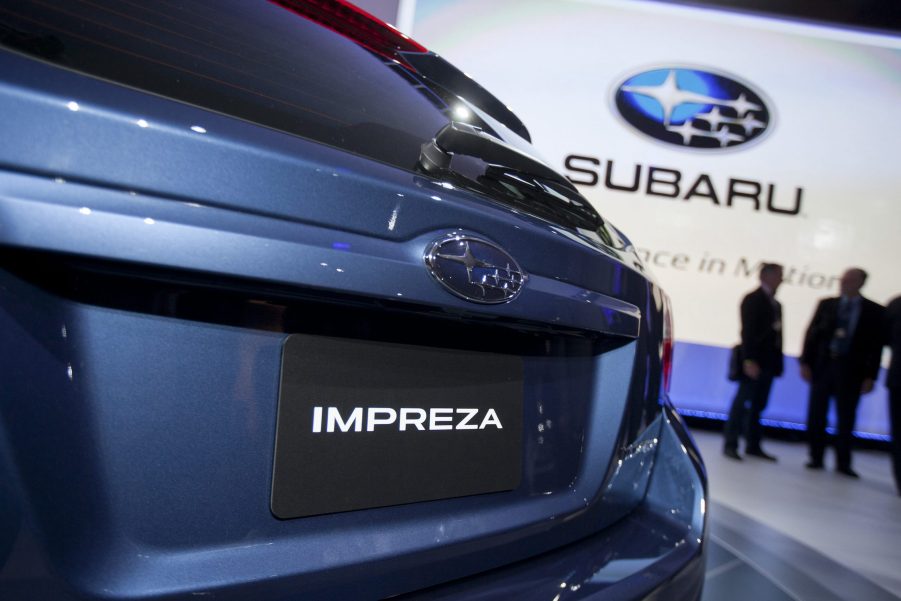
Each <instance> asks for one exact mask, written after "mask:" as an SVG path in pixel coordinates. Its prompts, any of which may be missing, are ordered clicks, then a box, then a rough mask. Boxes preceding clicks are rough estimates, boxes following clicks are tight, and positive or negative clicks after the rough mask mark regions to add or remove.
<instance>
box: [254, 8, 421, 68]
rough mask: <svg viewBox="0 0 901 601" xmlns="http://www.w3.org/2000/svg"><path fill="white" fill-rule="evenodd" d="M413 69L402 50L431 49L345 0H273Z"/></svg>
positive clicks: (418, 50) (417, 50) (419, 50)
mask: <svg viewBox="0 0 901 601" xmlns="http://www.w3.org/2000/svg"><path fill="white" fill-rule="evenodd" d="M269 1H270V2H272V3H273V4H277V5H279V6H281V7H283V8H286V9H288V10H290V11H291V12H293V13H295V14H298V15H300V16H301V17H304V18H307V19H309V20H310V21H313V22H314V23H318V24H319V25H322V26H323V27H327V28H328V29H331V30H332V31H334V32H336V33H339V34H341V35H343V36H344V37H346V38H348V39H350V40H353V41H354V42H356V43H357V44H360V45H361V46H363V47H365V48H367V49H368V50H371V51H372V52H375V53H376V54H378V55H379V56H382V57H384V58H387V59H390V60H393V61H396V62H398V63H400V64H402V65H404V66H405V67H407V68H409V69H412V67H411V66H410V64H409V63H408V62H407V61H406V60H404V57H403V55H402V54H401V53H402V52H428V50H427V49H426V48H425V47H423V46H421V45H420V44H417V43H416V42H414V41H413V40H412V39H410V37H409V36H406V35H404V34H403V33H401V32H400V31H398V30H397V29H395V28H394V27H392V26H391V25H389V24H387V23H385V22H384V21H381V20H380V19H377V18H376V17H374V16H372V15H370V14H369V13H368V12H366V11H364V10H363V9H361V8H359V7H357V6H354V5H353V4H351V3H350V2H346V1H345V0H269Z"/></svg>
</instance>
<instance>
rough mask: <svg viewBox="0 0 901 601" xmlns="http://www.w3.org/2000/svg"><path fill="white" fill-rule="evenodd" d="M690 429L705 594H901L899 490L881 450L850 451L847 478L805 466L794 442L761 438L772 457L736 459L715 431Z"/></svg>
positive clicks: (722, 598) (807, 597) (825, 598)
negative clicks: (704, 506) (703, 535)
mask: <svg viewBox="0 0 901 601" xmlns="http://www.w3.org/2000/svg"><path fill="white" fill-rule="evenodd" d="M693 435H694V436H695V440H696V441H697V443H698V446H699V447H700V449H701V451H702V453H703V455H704V459H705V462H706V464H707V470H708V475H709V478H710V499H711V506H710V515H709V518H710V525H711V537H710V543H711V544H710V548H709V553H708V566H707V582H706V586H705V592H704V597H703V599H704V601H745V600H748V601H750V600H752V599H753V600H755V601H761V600H763V601H770V600H774V601H783V600H795V601H814V600H816V601H833V600H835V601H837V600H849V599H853V600H863V599H866V600H867V601H881V600H886V601H888V600H898V599H901V569H899V568H901V496H898V493H897V491H896V490H895V486H894V482H893V480H892V475H891V462H890V459H889V456H888V454H886V453H880V452H876V451H858V452H856V453H855V456H854V469H855V470H856V471H857V472H858V473H860V475H861V478H860V479H859V480H854V479H850V478H848V477H846V476H841V475H839V474H836V473H835V472H834V471H832V469H827V470H823V471H811V470H808V469H805V467H804V464H805V463H806V461H807V450H806V446H805V445H803V444H801V443H788V442H781V441H770V440H768V441H765V442H764V445H765V448H766V450H767V451H768V452H770V453H772V454H774V455H776V456H778V458H779V461H778V462H777V463H771V462H768V461H763V460H759V459H755V458H746V459H745V460H744V461H741V462H737V461H734V460H731V459H728V458H726V457H724V456H723V455H722V435H721V434H720V433H717V432H706V431H699V430H695V431H693ZM830 460H831V456H829V455H828V454H827V462H826V464H827V466H828V467H829V468H831V467H832V464H831V461H830Z"/></svg>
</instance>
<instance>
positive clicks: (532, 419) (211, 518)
mask: <svg viewBox="0 0 901 601" xmlns="http://www.w3.org/2000/svg"><path fill="white" fill-rule="evenodd" d="M0 72H2V73H3V80H2V81H0V108H2V110H3V114H4V115H5V118H4V120H3V123H2V133H3V136H4V139H6V140H16V144H3V145H0V250H2V249H3V248H17V249H25V250H28V251H38V250H39V251H42V252H51V253H64V254H71V255H80V256H84V257H94V258H102V259H104V260H107V261H114V262H116V264H117V265H133V266H142V265H143V266H152V267H154V268H158V269H166V270H177V271H179V272H180V273H185V274H191V273H203V274H206V275H207V276H212V277H215V276H221V277H239V278H246V279H247V281H250V282H257V283H259V284H260V286H261V287H263V286H265V284H267V283H277V284H279V285H282V286H288V287H292V288H295V289H297V290H305V291H310V292H312V293H315V294H317V295H320V296H322V297H323V298H328V295H330V294H332V293H341V294H351V295H355V296H356V297H359V298H367V299H375V300H377V301H378V302H385V303H387V302H389V301H391V300H395V301H397V300H402V301H404V302H406V303H413V304H415V305H416V306H421V307H429V308H430V309H431V310H433V311H435V312H436V313H443V314H444V315H445V316H446V317H448V318H450V317H452V318H455V319H460V320H463V321H467V320H470V321H471V320H473V319H475V318H481V319H493V320H497V321H498V322H499V323H514V324H515V323H533V324H545V325H550V326H552V327H560V328H570V329H574V330H578V331H581V332H585V333H591V334H593V335H600V336H602V337H607V338H610V339H611V340H614V341H616V344H613V345H611V346H610V347H609V348H605V349H604V352H599V353H587V354H577V355H575V356H570V355H568V354H567V352H568V351H567V348H568V347H567V346H566V343H563V342H559V343H558V342H554V341H552V340H551V339H549V341H548V350H547V352H546V354H544V355H536V356H526V357H525V362H526V370H525V373H526V387H525V388H526V398H525V399H524V407H525V411H526V414H525V416H524V418H525V423H526V424H528V425H527V427H526V432H525V433H524V438H525V447H524V455H525V456H526V461H525V463H524V467H523V469H524V473H523V485H522V486H521V487H520V488H519V489H517V490H515V491H511V492H507V493H498V494H491V495H482V496H477V497H468V498H461V499H449V500H444V501H435V502H430V503H422V504H413V505H406V506H402V507H387V508H380V509H373V510H367V511H360V512H350V513H345V514H340V515H326V516H318V517H314V518H306V519H302V520H288V521H279V520H276V519H275V518H274V517H273V516H272V515H271V514H270V512H269V496H268V493H269V488H270V475H271V471H272V470H271V468H272V465H271V462H272V448H273V438H274V431H275V409H276V400H277V396H278V390H277V387H278V365H279V361H280V354H281V345H282V342H283V340H284V338H285V336H286V332H284V331H280V330H279V328H278V327H273V328H268V327H267V328H262V327H260V326H259V324H253V323H239V324H235V325H220V324H212V323H201V322H193V321H187V320H184V319H177V318H172V317H159V316H154V315H150V314H143V313H136V312H132V311H128V310H122V309H113V308H105V307H101V306H94V305H91V304H85V303H81V302H76V301H74V300H71V299H67V298H65V297H63V296H60V295H58V294H56V293H54V292H50V291H47V290H44V289H42V288H41V287H40V286H39V285H37V284H35V283H34V282H31V281H28V278H27V277H26V278H24V279H23V278H22V277H20V276H19V275H14V274H13V273H11V272H8V271H4V270H3V269H2V268H0V333H2V334H0V364H2V365H3V382H4V385H3V388H2V392H0V470H2V472H0V475H3V476H4V478H3V482H4V483H5V486H4V487H3V488H0V507H4V506H5V507H9V508H12V509H8V510H6V511H4V512H3V513H2V514H0V566H3V565H5V566H6V567H5V569H4V570H2V571H0V596H3V597H9V598H13V599H16V598H42V597H44V598H48V599H49V598H53V599H61V598H67V597H70V596H71V597H78V598H82V597H84V598H92V599H100V598H150V597H154V598H180V597H190V596H192V595H197V594H205V593H209V594H215V596H216V597H217V598H232V599H242V598H255V599H267V598H270V599H279V598H293V597H294V596H297V595H301V596H303V598H316V597H322V598H334V596H335V594H336V593H335V591H336V590H341V588H342V587H344V586H346V583H347V582H349V581H352V582H354V586H355V590H356V591H357V592H358V594H359V595H360V596H362V597H365V598H375V597H380V596H387V595H393V594H397V593H400V592H405V591H412V590H416V589H419V588H423V587H429V586H433V585H434V584H435V583H436V582H444V581H447V580H449V579H458V578H469V577H472V575H473V574H476V573H480V572H484V571H486V570H490V569H493V568H498V569H499V570H500V571H499V572H498V573H497V574H496V576H492V577H491V578H489V579H488V580H485V579H484V578H480V577H476V580H475V581H473V582H471V583H468V584H461V585H459V586H462V587H463V588H462V589H460V588H453V589H449V590H451V591H456V592H454V593H453V594H458V593H462V592H466V591H469V592H472V593H473V594H474V595H475V593H476V592H478V595H481V596H482V598H506V597H505V595H507V594H509V593H510V592H511V591H513V590H517V591H522V590H524V589H523V583H524V582H525V583H528V582H532V581H533V580H532V579H533V578H534V579H535V582H537V581H538V579H539V578H541V579H544V581H545V583H546V586H545V585H542V586H541V587H538V586H535V587H531V586H530V587H526V588H528V590H529V594H531V595H532V597H523V598H536V599H537V598H545V597H544V596H542V595H543V594H544V593H543V592H542V591H548V592H550V590H551V589H552V587H550V584H547V583H551V582H553V584H554V586H559V585H558V580H559V579H560V578H563V580H559V581H561V582H562V581H566V579H567V578H568V579H569V582H570V586H572V584H573V583H574V581H573V577H574V575H575V576H576V579H577V580H579V581H580V582H581V586H582V587H583V588H582V589H581V591H582V592H581V593H578V594H576V592H577V591H571V593H572V594H573V595H574V596H573V597H571V598H590V597H589V595H595V594H600V592H601V591H607V592H605V593H604V594H605V595H606V594H611V595H612V596H611V597H610V598H626V596H628V597H629V598H635V597H637V596H640V595H644V594H646V593H647V592H648V591H650V590H651V589H652V588H653V587H655V586H669V585H668V584H667V582H668V581H669V580H671V579H673V578H674V576H677V575H678V574H680V573H686V574H688V573H689V572H690V571H691V570H692V569H694V570H696V569H697V565H698V562H699V561H701V559H702V554H701V551H702V546H703V544H702V542H694V541H695V540H696V539H700V540H703V533H702V530H703V528H702V525H703V520H702V518H699V517H698V506H699V499H701V500H702V499H703V498H704V497H703V486H704V484H703V474H702V472H701V470H700V467H699V465H698V464H697V463H692V461H693V460H696V458H695V457H694V455H693V451H692V449H693V447H692V445H691V443H690V441H689V440H688V439H687V437H686V435H685V433H684V432H683V431H681V430H680V428H679V426H678V423H677V422H676V421H674V418H673V417H672V416H671V415H669V414H667V416H666V417H665V418H661V419H658V420H657V421H654V422H651V423H650V424H648V422H649V421H650V418H651V417H652V416H653V415H654V414H655V412H656V410H657V403H658V400H657V399H658V393H659V390H660V382H659V349H658V348H657V347H656V342H655V341H657V340H659V336H660V333H659V330H658V328H659V325H658V324H659V317H660V313H661V311H662V302H661V300H660V297H659V293H658V289H657V288H656V286H655V285H654V284H653V283H649V281H648V279H647V276H646V274H643V273H642V271H641V270H642V268H641V266H640V263H639V262H638V261H637V259H636V258H635V257H634V255H633V254H631V251H629V250H628V249H627V250H623V251H619V250H615V249H611V248H607V247H604V248H600V247H598V245H597V243H595V242H592V241H590V240H589V239H586V238H583V237H580V236H578V235H576V234H574V233H573V232H571V231H568V230H565V229H562V228H559V227H556V226H553V225H551V224H548V223H547V222H544V221H541V220H539V219H536V218H532V217H529V216H526V215H523V214H518V213H515V212H512V211H510V210H509V209H506V208H504V207H501V206H499V205H497V204H495V203H493V202H491V201H490V200H486V199H484V198H482V197H480V196H478V195H476V194H473V193H470V192H467V191H463V190H459V189H454V188H453V187H452V186H451V187H448V185H447V184H443V183H442V182H438V181H434V180H431V179H428V178H425V177H421V176H418V175H415V174H413V173H410V172H407V171H403V170H400V169H397V168H394V167H389V166H387V165H384V164H380V163H376V162H373V161H370V160H367V159H363V158H361V157H357V156H352V155H349V154H347V153H344V152H340V151H338V150H335V149H332V148H327V147H323V146H321V145H317V144H315V143H313V142H310V141H308V140H303V139H300V138H296V137H293V136H289V135H286V134H283V133H279V132H276V131H273V130H269V129H265V128H260V127H257V126H254V125H252V124H249V123H246V122H242V121H239V120H236V119H232V118H228V117H225V116H222V115H218V114H214V113H210V112H208V111H204V110H201V109H199V108H196V107H192V106H187V105H184V104H180V103H177V102H172V101H169V100H165V99H162V98H159V97H155V96H151V95H148V94H144V93H141V92H137V91H135V90H130V89H125V88H121V87H118V86H115V85H112V84H110V83H107V82H103V81H99V80H95V79H91V78H88V77H84V76H81V75H77V74H74V73H71V72H67V71H63V70H60V69H57V68H54V67H51V66H49V65H46V64H42V63H37V62H35V61H33V60H31V59H27V58H24V57H22V56H19V55H15V54H12V53H8V52H5V51H0ZM71 102H77V103H78V106H77V108H78V110H72V108H71V107H70V105H69V103H71ZM138 119H143V120H144V121H145V122H146V124H147V126H146V127H144V126H141V125H140V124H138V122H137V120H138ZM195 125H197V126H202V127H203V128H204V129H205V130H206V132H207V133H203V134H201V133H198V132H196V131H191V130H190V127H191V126H195ZM450 232H469V233H477V234H481V235H484V236H486V237H488V238H490V239H491V240H494V241H496V242H497V243H498V244H501V245H503V247H504V248H505V249H506V250H508V251H509V252H510V253H511V254H513V255H514V256H515V257H516V258H517V260H518V261H520V263H521V264H522V266H523V268H524V269H525V270H526V271H528V273H529V274H530V279H529V281H528V285H527V286H526V288H525V289H524V290H523V292H522V294H521V296H520V298H518V299H517V300H516V302H515V303H510V304H508V305H504V306H502V307H491V306H473V305H471V304H470V303H467V302H465V301H463V300H460V299H457V298H455V297H453V296H452V295H450V294H447V293H446V291H444V290H442V289H441V287H440V286H439V285H437V284H436V283H435V282H434V281H432V280H431V279H430V278H429V276H428V274H427V273H426V271H425V270H424V269H423V267H422V253H423V251H424V249H425V248H427V246H428V244H429V243H430V242H432V241H433V240H435V239H436V238H437V237H439V236H442V235H445V234H448V233H450ZM639 308H641V309H639ZM436 342H438V343H440V341H436ZM557 344H559V346H555V345H557ZM655 374H656V375H655ZM620 424H622V425H620ZM554 428H556V430H555V429H554ZM640 431H644V434H643V435H642V436H639V432H640ZM564 433H565V435H564ZM655 441H656V442H655ZM653 457H656V460H653ZM655 461H656V463H657V464H660V465H663V466H664V469H652V467H653V464H654V463H655ZM699 472H700V473H699ZM699 520H701V521H699ZM675 535H679V536H681V537H682V538H680V539H679V540H684V541H685V544H681V545H674V543H675V540H676V539H675V538H673V537H674V536H675ZM586 536H587V537H588V538H585V537H586ZM580 539H584V540H582V542H577V541H579V540H580ZM567 545H568V546H567ZM667 545H669V546H667ZM4 547H11V551H10V553H11V554H10V556H9V557H8V558H4V557H3V555H2V553H3V550H4ZM561 547H562V548H561ZM534 556H538V557H536V558H532V559H529V558H530V557H534ZM617 558H630V561H631V560H632V559H641V560H642V562H640V563H629V562H626V563H622V562H619V563H617V561H616V559H617ZM4 559H5V560H6V561H5V563H4ZM517 561H526V562H528V563H526V564H522V565H523V566H528V567H527V568H526V569H525V571H522V570H521V569H520V568H516V567H512V568H511V567H506V568H504V567H502V566H504V565H507V564H511V563H513V562H517ZM632 567H634V568H636V569H637V570H638V571H637V572H635V573H632V571H631V568H632ZM504 574H510V575H511V576H510V578H512V579H513V580H512V581H511V580H510V578H508V577H506V576H504ZM630 574H632V575H631V576H630ZM677 579H678V578H677ZM689 580H690V585H691V586H693V585H694V583H696V582H697V578H693V579H691V578H690V579H689ZM614 581H618V583H615V582H614ZM463 582H465V581H463ZM511 582H512V583H511ZM466 594H467V595H468V594H469V593H468V592H467V593H466ZM604 598H608V597H604ZM673 598H684V597H677V596H674V597H673Z"/></svg>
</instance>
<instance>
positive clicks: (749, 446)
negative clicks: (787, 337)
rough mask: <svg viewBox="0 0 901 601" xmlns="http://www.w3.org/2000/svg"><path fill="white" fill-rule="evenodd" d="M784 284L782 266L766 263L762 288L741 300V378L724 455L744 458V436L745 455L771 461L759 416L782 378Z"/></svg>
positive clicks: (761, 283)
mask: <svg viewBox="0 0 901 601" xmlns="http://www.w3.org/2000/svg"><path fill="white" fill-rule="evenodd" d="M781 283H782V266H781V265H779V264H777V263H765V264H764V265H763V267H762V268H761V270H760V287H759V288H757V290H754V291H753V292H751V293H750V294H748V295H747V296H745V298H744V299H743V300H742V301H741V360H742V361H741V372H742V373H741V376H740V379H739V385H738V392H737V393H736V395H735V398H734V399H733V400H732V407H731V409H730V410H729V419H728V420H727V421H726V430H725V437H726V440H725V444H724V446H723V454H724V455H726V456H727V457H730V458H732V459H741V455H739V454H738V438H739V435H740V434H744V435H745V454H746V455H751V456H754V457H759V458H761V459H767V460H769V461H776V458H775V457H774V456H773V455H770V454H768V453H765V452H764V451H763V449H762V448H761V447H760V438H761V432H760V414H761V412H762V411H763V410H764V408H765V407H766V404H767V400H768V399H769V396H770V388H771V387H772V385H773V378H776V377H778V376H781V375H782V369H783V357H782V305H781V304H779V301H777V300H776V298H775V295H776V290H777V289H778V288H779V285H780V284H781Z"/></svg>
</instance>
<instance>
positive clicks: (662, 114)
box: [615, 67, 771, 149]
mask: <svg viewBox="0 0 901 601" xmlns="http://www.w3.org/2000/svg"><path fill="white" fill-rule="evenodd" d="M615 104H616V108H617V110H618V111H619V113H620V115H622V117H623V119H625V121H626V122H627V123H629V124H630V125H631V126H632V127H634V128H635V129H637V130H638V131H640V132H641V133H643V134H645V135H648V136H651V137H653V138H655V139H657V140H660V141H662V142H667V143H669V144H675V145H677V146H683V147H688V148H700V149H721V148H731V147H733V146H738V145H741V144H746V143H747V142H750V141H751V140H755V139H757V138H759V137H760V136H762V135H763V134H764V133H765V132H766V131H767V129H768V128H769V126H770V121H771V116H770V110H769V109H768V108H767V106H766V103H765V102H764V101H763V98H761V95H760V94H759V93H757V92H755V91H754V90H752V89H751V88H749V87H748V86H747V85H745V84H743V83H741V82H739V81H737V80H735V79H733V78H731V77H727V76H725V75H721V74H718V73H714V72H712V71H704V70H700V69H692V68H681V67H669V68H660V69H653V70H650V71H643V72H641V73H638V74H636V75H633V76H631V77H629V78H628V79H626V80H625V81H624V82H622V83H621V84H620V85H619V86H618V87H617V88H616V95H615Z"/></svg>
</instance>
